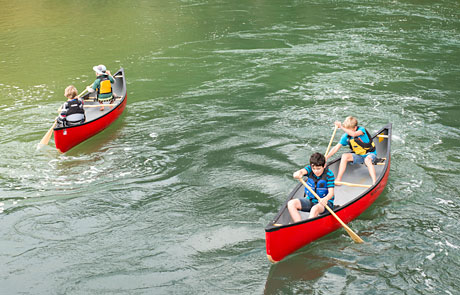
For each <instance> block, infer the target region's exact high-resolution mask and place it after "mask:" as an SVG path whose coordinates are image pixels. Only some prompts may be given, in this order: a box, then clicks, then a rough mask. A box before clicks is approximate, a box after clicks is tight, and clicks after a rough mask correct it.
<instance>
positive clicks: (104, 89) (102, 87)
mask: <svg viewBox="0 0 460 295" xmlns="http://www.w3.org/2000/svg"><path fill="white" fill-rule="evenodd" d="M99 80H100V84H99V88H98V89H97V93H98V94H109V93H112V83H110V80H109V77H107V76H103V77H100V78H99Z"/></svg>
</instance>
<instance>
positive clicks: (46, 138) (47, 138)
mask: <svg viewBox="0 0 460 295" xmlns="http://www.w3.org/2000/svg"><path fill="white" fill-rule="evenodd" d="M55 126H56V121H55V122H54V124H53V126H51V128H50V129H49V130H48V132H46V134H45V136H43V138H42V140H40V142H39V143H38V145H37V149H40V148H41V147H42V146H45V145H48V142H49V141H50V139H51V136H52V135H53V131H54V127H55Z"/></svg>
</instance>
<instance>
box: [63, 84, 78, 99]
mask: <svg viewBox="0 0 460 295" xmlns="http://www.w3.org/2000/svg"><path fill="white" fill-rule="evenodd" d="M77 95H78V92H77V88H75V87H74V86H73V85H70V86H67V88H66V89H65V91H64V96H65V97H67V98H68V99H74V98H75V97H76V96H77Z"/></svg>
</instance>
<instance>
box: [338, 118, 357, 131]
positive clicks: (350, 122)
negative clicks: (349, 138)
mask: <svg viewBox="0 0 460 295" xmlns="http://www.w3.org/2000/svg"><path fill="white" fill-rule="evenodd" d="M342 126H343V127H345V128H347V129H352V130H354V129H355V127H356V126H358V120H356V118H355V117H353V116H348V117H346V118H345V121H343V124H342Z"/></svg>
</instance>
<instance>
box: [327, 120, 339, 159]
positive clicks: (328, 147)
mask: <svg viewBox="0 0 460 295" xmlns="http://www.w3.org/2000/svg"><path fill="white" fill-rule="evenodd" d="M336 132H337V125H335V128H334V132H333V133H332V137H331V141H329V145H328V146H327V150H326V153H325V154H324V156H325V157H327V154H329V149H330V148H331V144H332V141H333V140H334V137H335V133H336Z"/></svg>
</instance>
